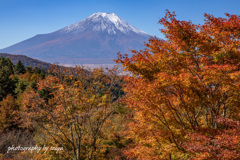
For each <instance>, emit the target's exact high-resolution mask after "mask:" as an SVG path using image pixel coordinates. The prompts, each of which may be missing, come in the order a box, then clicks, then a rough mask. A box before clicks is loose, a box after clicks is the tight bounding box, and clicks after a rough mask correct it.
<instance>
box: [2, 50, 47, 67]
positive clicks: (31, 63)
mask: <svg viewBox="0 0 240 160" xmlns="http://www.w3.org/2000/svg"><path fill="white" fill-rule="evenodd" d="M0 57H5V58H9V59H10V60H11V61H12V62H13V64H17V62H18V61H19V60H20V61H21V62H22V63H23V65H24V66H25V67H28V66H31V67H32V68H34V67H38V68H42V69H49V68H50V65H51V64H50V63H46V62H42V61H39V60H37V59H33V58H29V57H27V56H24V55H12V54H7V53H0Z"/></svg>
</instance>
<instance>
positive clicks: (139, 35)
mask: <svg viewBox="0 0 240 160" xmlns="http://www.w3.org/2000/svg"><path fill="white" fill-rule="evenodd" d="M150 36H151V35H149V34H147V33H146V32H144V31H142V30H140V29H137V28H136V27H134V26H132V25H130V24H129V23H127V22H126V21H125V20H123V19H121V18H119V17H118V16H117V15H115V14H114V13H95V14H93V15H91V16H89V17H88V18H86V19H84V20H82V21H80V22H77V23H75V24H72V25H69V26H67V27H64V28H62V29H60V30H57V31H55V32H52V33H49V34H41V35H36V36H34V37H32V38H30V39H27V40H25V41H22V42H20V43H17V44H15V45H12V46H10V47H7V48H4V49H1V50H0V52H4V53H11V54H21V55H26V56H29V57H32V58H37V59H40V60H43V61H46V62H50V63H55V62H59V63H61V64H89V63H92V64H96V63H98V64H107V63H114V62H113V61H112V60H113V59H115V58H116V53H117V52H121V53H129V49H136V50H138V49H143V48H144V42H147V40H148V39H149V38H150Z"/></svg>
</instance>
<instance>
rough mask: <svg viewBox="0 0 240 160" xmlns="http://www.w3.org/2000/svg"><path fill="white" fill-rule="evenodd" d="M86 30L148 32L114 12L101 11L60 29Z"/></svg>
mask: <svg viewBox="0 0 240 160" xmlns="http://www.w3.org/2000/svg"><path fill="white" fill-rule="evenodd" d="M86 30H92V31H107V33H108V34H116V32H117V31H121V32H122V33H124V34H128V33H129V32H135V33H137V34H147V33H146V32H144V31H142V30H140V29H137V28H135V27H134V26H132V25H130V24H129V23H127V22H126V21H124V20H123V19H121V18H119V17H118V16H117V15H116V14H114V13H101V12H99V13H95V14H93V15H91V16H89V17H88V18H86V19H84V20H83V21H80V22H78V23H75V24H72V25H70V26H67V27H65V28H63V29H61V30H59V32H66V33H69V32H73V33H79V32H83V31H86Z"/></svg>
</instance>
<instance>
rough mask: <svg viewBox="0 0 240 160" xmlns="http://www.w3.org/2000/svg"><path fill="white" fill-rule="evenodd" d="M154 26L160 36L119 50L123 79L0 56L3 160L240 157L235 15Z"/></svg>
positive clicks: (239, 26) (169, 16) (239, 47)
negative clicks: (45, 148) (46, 148)
mask: <svg viewBox="0 0 240 160" xmlns="http://www.w3.org/2000/svg"><path fill="white" fill-rule="evenodd" d="M159 23H160V24H161V25H163V27H164V28H163V29H161V32H162V33H163V34H164V35H165V39H158V38H157V37H152V38H150V39H149V42H148V43H146V44H145V46H146V49H145V50H139V51H135V50H134V51H132V52H133V54H132V55H131V56H128V55H122V54H118V59H117V60H116V62H117V63H120V64H121V65H122V66H124V68H125V70H126V71H127V73H130V74H128V75H127V74H125V75H124V76H120V74H119V73H118V70H117V69H116V68H113V69H105V70H104V69H103V68H100V69H93V70H87V69H86V68H83V67H75V68H65V67H60V66H57V65H54V66H52V67H51V69H50V70H48V71H46V70H42V69H40V68H31V67H27V68H25V67H24V65H23V64H22V63H21V62H20V61H19V63H18V65H15V66H14V64H13V63H12V62H11V61H10V60H9V59H6V58H0V75H2V76H0V82H1V83H0V115H1V116H0V159H1V158H2V159H64V160H65V159H75V160H80V159H81V160H82V159H89V160H90V159H96V160H99V159H116V160H118V159H123V160H125V159H134V160H135V159H139V160H159V159H164V160H165V159H175V160H176V159H177V160H178V159H186V160H187V159H189V160H190V159H196V160H200V159H204V160H205V159H207V160H208V159H209V160H210V159H226V160H228V159H229V160H235V159H240V114H239V113H240V112H239V111H240V96H239V93H240V41H239V38H240V16H237V15H230V14H226V18H221V17H219V18H216V17H214V16H212V15H208V14H205V23H204V24H202V25H195V24H193V23H192V22H188V21H181V20H177V19H176V15H175V13H174V12H173V13H171V12H169V11H167V13H166V15H165V17H163V18H162V19H160V21H159ZM13 144H14V145H19V144H20V145H25V146H27V145H31V146H33V145H38V146H40V147H43V146H50V147H62V148H63V151H61V152H56V151H52V150H50V151H48V152H44V151H40V152H39V153H37V152H33V153H31V152H23V151H16V152H12V153H6V152H7V150H8V146H10V145H13Z"/></svg>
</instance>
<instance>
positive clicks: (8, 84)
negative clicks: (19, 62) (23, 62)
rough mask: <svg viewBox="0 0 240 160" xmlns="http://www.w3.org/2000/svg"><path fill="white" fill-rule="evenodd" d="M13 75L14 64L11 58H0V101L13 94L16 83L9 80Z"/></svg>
mask: <svg viewBox="0 0 240 160" xmlns="http://www.w3.org/2000/svg"><path fill="white" fill-rule="evenodd" d="M11 74H13V63H12V62H11V60H10V59H9V58H4V57H0V101H1V100H2V99H3V98H4V97H6V96H7V95H8V94H13V93H14V89H15V85H14V81H13V80H12V79H11V78H9V76H10V75H11Z"/></svg>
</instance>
